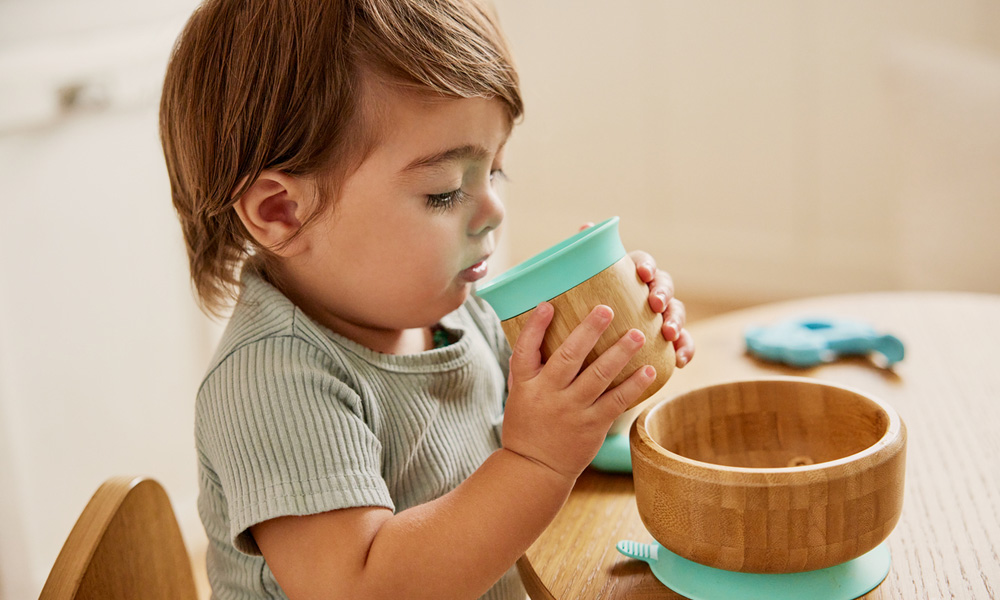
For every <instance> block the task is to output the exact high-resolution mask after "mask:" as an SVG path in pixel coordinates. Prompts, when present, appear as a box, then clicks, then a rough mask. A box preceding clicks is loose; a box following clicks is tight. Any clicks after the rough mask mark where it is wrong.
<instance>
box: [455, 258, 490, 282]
mask: <svg viewBox="0 0 1000 600" xmlns="http://www.w3.org/2000/svg"><path fill="white" fill-rule="evenodd" d="M488 258H489V256H484V257H483V258H482V259H480V261H479V262H477V263H476V264H474V265H472V266H471V267H469V268H467V269H465V270H463V271H462V272H461V273H459V274H458V276H459V278H461V279H463V280H465V281H467V282H469V283H473V282H475V281H479V280H480V279H482V278H483V277H486V272H487V271H488V270H489V267H488V265H487V264H486V259H488Z"/></svg>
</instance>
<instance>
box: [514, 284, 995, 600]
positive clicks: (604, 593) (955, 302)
mask: <svg viewBox="0 0 1000 600" xmlns="http://www.w3.org/2000/svg"><path fill="white" fill-rule="evenodd" d="M793 316H824V317H841V318H851V319H857V320H862V321H865V322H867V323H870V324H871V325H872V326H873V327H875V328H876V329H877V330H879V331H880V332H884V333H892V334H894V335H896V336H897V337H899V338H901V339H902V340H903V342H904V344H905V345H906V352H907V355H906V358H905V360H903V361H902V362H901V363H899V364H897V365H896V366H895V368H894V369H893V370H892V371H886V370H882V369H879V368H878V367H876V366H875V365H874V364H873V363H872V362H870V361H869V360H867V359H864V358H852V359H844V360H840V361H838V362H835V363H832V364H827V365H823V366H820V367H816V368H810V369H792V368H789V367H784V366H778V365H773V364H770V363H765V362H762V361H759V360H757V359H754V358H751V357H749V356H747V355H746V353H745V352H744V346H743V329H744V327H746V326H747V325H751V324H763V325H766V324H770V323H773V322H776V321H778V320H782V319H785V318H789V317H793ZM690 330H691V332H692V334H693V335H694V338H695V342H696V344H697V347H698V350H697V354H696V357H695V360H694V361H693V362H692V363H691V364H690V365H689V366H688V367H687V368H685V369H683V370H678V371H675V372H674V376H673V378H672V379H671V380H670V381H669V382H668V383H667V385H666V386H665V387H664V389H663V390H662V391H661V392H660V393H658V394H657V395H656V396H654V397H653V398H651V399H650V400H649V401H647V402H649V403H654V402H656V401H657V399H662V398H664V397H669V396H673V395H677V394H679V393H682V392H685V391H688V390H691V389H693V388H696V387H701V386H704V385H708V384H712V383H718V382H722V381H731V380H735V379H747V378H759V377H766V376H775V375H797V376H803V377H813V378H817V379H823V380H828V381H831V382H834V383H840V384H843V385H848V386H852V387H856V388H859V389H861V390H864V391H866V392H868V393H871V394H873V395H875V396H878V397H880V398H882V399H883V400H885V401H887V402H888V403H889V404H891V405H892V406H893V407H894V408H895V409H896V410H897V412H899V414H900V416H901V417H902V418H903V420H904V421H905V423H906V426H907V428H908V433H909V439H908V446H907V469H906V491H905V494H906V495H905V498H904V503H903V514H902V517H901V518H900V521H899V524H898V525H897V526H896V529H895V530H894V531H893V533H892V534H891V535H890V536H889V544H890V548H891V551H892V568H891V570H890V571H889V576H888V577H887V578H886V580H885V581H884V582H883V583H882V584H881V585H880V586H879V587H877V588H876V589H875V590H873V591H872V592H870V593H869V594H867V595H866V596H865V598H872V599H883V598H946V597H954V598H975V599H986V598H1000V516H998V513H1000V296H989V295H978V294H958V293H914V292H899V293H880V294H861V295H846V296H832V297H825V298H814V299H808V300H801V301H793V302H787V303H781V304H770V305H765V306H760V307H756V308H750V309H745V310H740V311H735V312H731V313H728V314H724V315H720V316H717V317H713V318H711V319H707V320H704V321H701V322H699V323H693V324H692V325H691V327H690ZM647 406H648V404H647ZM623 539H631V540H635V541H639V542H650V541H652V537H651V536H650V535H649V533H648V532H647V531H646V529H645V528H644V527H643V525H642V522H641V521H640V519H639V514H638V512H637V510H636V506H635V497H634V493H633V487H632V479H631V476H628V475H614V474H606V473H600V472H596V471H592V470H589V469H588V470H587V471H586V472H585V473H584V474H583V475H582V476H581V477H580V479H579V480H578V482H577V484H576V487H575V488H574V490H573V492H572V494H571V496H570V498H569V500H568V501H567V502H566V505H565V506H564V507H563V508H562V510H561V511H560V513H559V514H558V515H557V516H556V518H555V520H554V521H553V522H552V524H551V525H550V526H549V527H548V529H546V531H545V532H544V533H543V534H542V536H541V537H540V538H539V539H538V540H537V541H536V542H535V544H534V545H533V546H532V547H531V548H530V549H529V550H528V552H527V553H526V554H525V556H524V557H523V558H522V559H521V560H520V561H519V563H518V567H519V569H520V571H521V575H522V578H523V579H524V582H525V586H526V587H527V589H528V592H529V594H530V596H531V598H532V599H533V600H542V599H549V598H558V599H560V600H584V599H588V598H601V599H612V598H639V599H647V598H648V599H654V598H681V596H680V595H678V594H676V593H674V592H673V591H671V590H669V589H668V588H666V587H664V586H663V585H662V584H660V583H659V581H657V580H656V579H655V578H654V577H653V575H652V574H651V573H650V571H649V568H648V566H647V565H646V563H643V562H640V561H637V560H632V559H629V558H626V557H624V556H621V555H620V554H618V552H617V551H616V550H615V548H614V546H615V543H616V542H618V541H619V540H623Z"/></svg>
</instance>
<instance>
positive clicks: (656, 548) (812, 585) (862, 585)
mask: <svg viewBox="0 0 1000 600" xmlns="http://www.w3.org/2000/svg"><path fill="white" fill-rule="evenodd" d="M616 547H617V549H618V551H619V552H621V553H622V554H624V555H625V556H629V557H632V558H637V559H639V560H642V561H645V562H646V563H649V566H650V570H651V571H652V572H653V575H655V576H656V578H657V579H659V580H660V582H661V583H663V584H664V585H665V586H667V587H668V588H670V589H672V590H673V591H675V592H677V593H678V594H680V595H682V596H684V597H686V598H690V599H691V600H723V599H725V600H853V599H854V598H858V597H860V596H863V595H865V594H867V593H868V592H870V591H872V590H873V589H875V588H876V587H878V585H879V584H880V583H882V580H884V579H885V577H886V575H888V574H889V565H890V563H891V562H892V561H891V557H890V554H889V544H888V542H882V543H881V544H880V545H878V546H876V547H875V549H874V550H872V551H870V552H868V553H867V554H863V555H861V556H859V557H858V558H855V559H853V560H849V561H847V562H845V563H843V564H839V565H834V566H832V567H827V568H825V569H817V570H815V571H804V572H801V573H781V574H775V575H771V574H761V573H739V572H736V571H724V570H722V569H716V568H713V567H706V566H705V565H702V564H698V563H696V562H693V561H690V560H688V559H686V558H682V557H680V556H678V555H676V554H674V553H673V552H671V551H670V550H667V549H666V548H664V547H663V546H661V545H659V544H658V543H656V542H653V543H651V544H640V543H637V542H631V541H621V542H618V545H617V546H616Z"/></svg>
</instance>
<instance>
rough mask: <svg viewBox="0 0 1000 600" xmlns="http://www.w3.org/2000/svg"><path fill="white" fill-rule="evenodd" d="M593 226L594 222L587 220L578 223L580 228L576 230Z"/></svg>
mask: <svg viewBox="0 0 1000 600" xmlns="http://www.w3.org/2000/svg"><path fill="white" fill-rule="evenodd" d="M593 226H594V222H593V221H587V222H586V223H584V224H583V225H580V229H578V230H577V231H578V232H580V231H583V230H584V229H590V228H591V227H593Z"/></svg>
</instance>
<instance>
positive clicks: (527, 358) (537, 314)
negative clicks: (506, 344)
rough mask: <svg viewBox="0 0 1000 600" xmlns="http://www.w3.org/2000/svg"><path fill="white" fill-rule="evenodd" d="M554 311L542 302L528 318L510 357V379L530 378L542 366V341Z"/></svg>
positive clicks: (549, 305)
mask: <svg viewBox="0 0 1000 600" xmlns="http://www.w3.org/2000/svg"><path fill="white" fill-rule="evenodd" d="M554 314H555V310H554V309H553V308H552V305H551V304H549V303H548V302H542V303H541V304H539V305H538V306H536V307H535V310H534V311H532V313H531V315H530V316H528V320H527V322H526V323H525V324H524V328H523V329H521V333H520V334H518V336H517V341H516V342H514V347H513V348H511V350H512V352H511V356H510V379H511V380H512V381H513V380H514V379H518V378H521V379H523V378H526V377H532V376H534V375H535V374H537V373H538V370H539V369H541V366H542V340H543V339H544V338H545V331H546V330H547V329H548V327H549V323H551V322H552V316H553V315H554Z"/></svg>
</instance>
